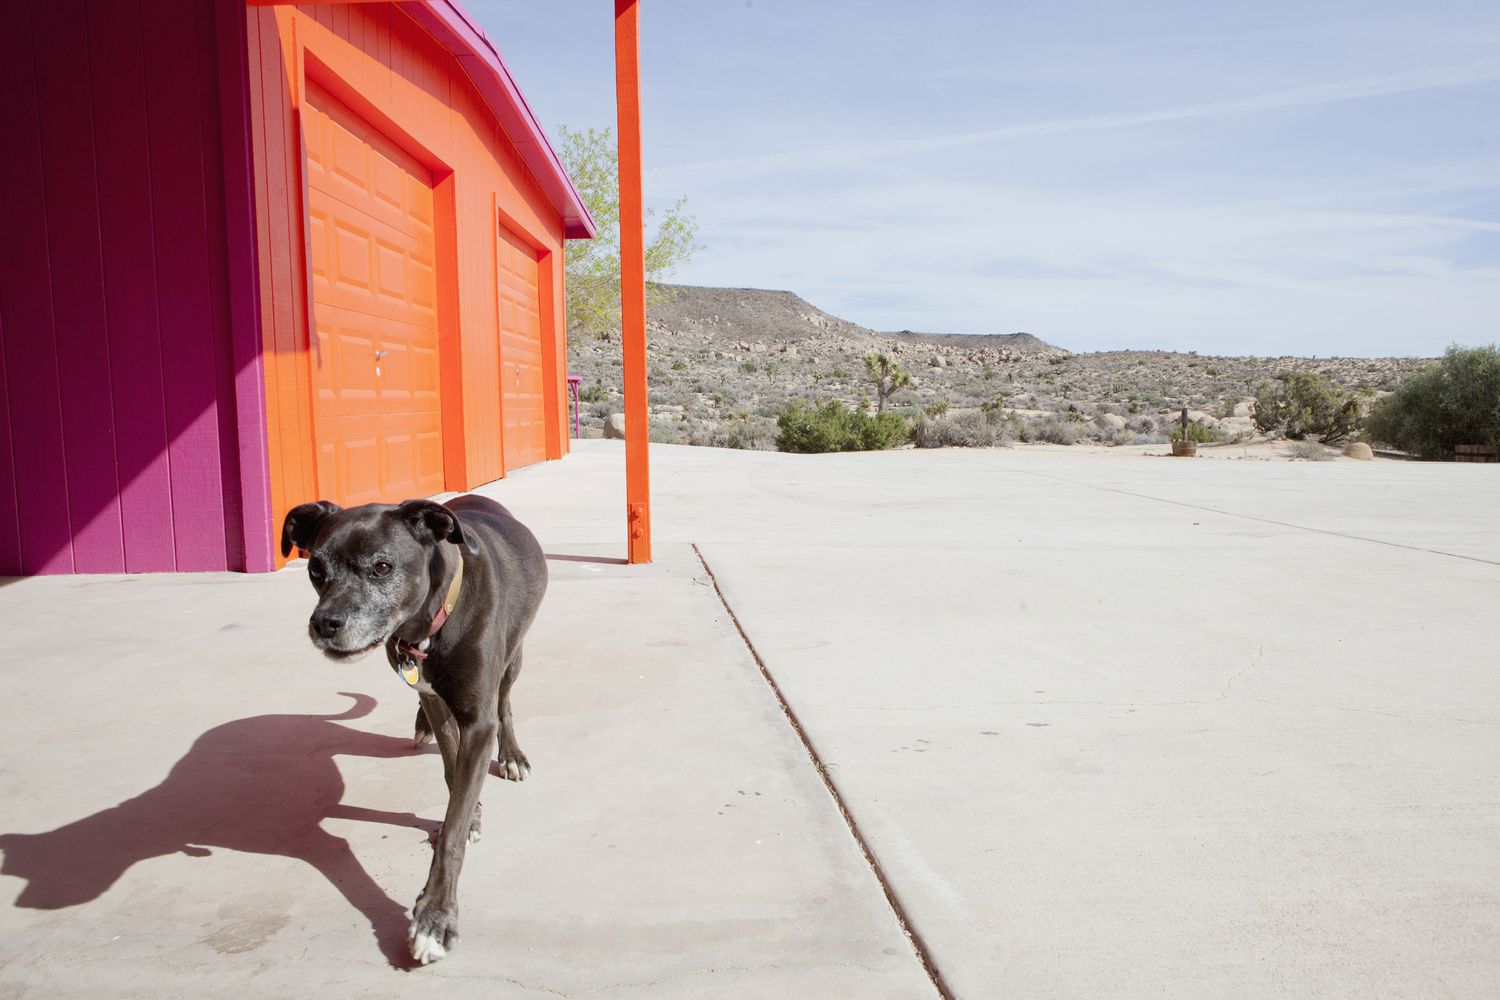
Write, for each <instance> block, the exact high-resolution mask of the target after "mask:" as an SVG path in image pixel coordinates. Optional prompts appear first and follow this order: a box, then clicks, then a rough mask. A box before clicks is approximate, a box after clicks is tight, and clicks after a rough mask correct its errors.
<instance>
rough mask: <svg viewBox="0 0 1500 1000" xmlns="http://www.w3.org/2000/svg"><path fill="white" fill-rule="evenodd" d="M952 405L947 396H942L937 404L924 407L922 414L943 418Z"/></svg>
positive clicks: (933, 403)
mask: <svg viewBox="0 0 1500 1000" xmlns="http://www.w3.org/2000/svg"><path fill="white" fill-rule="evenodd" d="M951 405H952V404H951V403H949V402H948V398H947V397H946V396H940V397H938V399H937V400H936V401H935V402H932V403H928V404H927V405H926V406H924V407H922V413H923V414H924V415H925V416H929V417H941V416H943V415H944V414H946V413H947V412H948V407H949V406H951Z"/></svg>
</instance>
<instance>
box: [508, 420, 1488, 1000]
mask: <svg viewBox="0 0 1500 1000" xmlns="http://www.w3.org/2000/svg"><path fill="white" fill-rule="evenodd" d="M654 456H655V465H654V475H655V479H654V483H655V488H656V491H657V499H656V506H655V510H654V518H655V525H656V530H657V532H658V536H659V537H662V538H665V539H669V540H693V541H696V542H697V543H698V544H699V545H700V547H701V549H702V552H703V554H704V556H705V557H706V559H707V562H708V564H709V566H710V567H711V568H712V569H713V571H714V573H715V574H716V575H717V578H718V580H719V582H720V584H721V585H722V586H723V588H724V590H725V593H726V594H727V596H728V599H729V603H730V605H731V607H732V608H733V610H734V612H735V613H736V615H737V616H738V617H739V620H740V622H741V623H742V624H743V626H744V628H745V630H746V632H747V634H748V635H749V638H750V640H751V641H752V642H753V643H754V645H755V648H756V649H757V650H758V651H759V653H760V654H761V656H762V657H763V658H764V660H765V662H766V664H767V666H768V668H769V669H770V672H771V673H772V675H773V676H774V678H775V679H776V681H777V682H778V683H779V685H780V686H781V688H782V690H783V691H784V692H785V693H786V696H787V698H788V699H789V701H790V703H791V706H792V708H793V710H794V711H795V712H796V714H797V716H798V717H799V718H800V720H801V722H802V723H803V725H804V726H806V728H807V730H808V732H809V733H810V735H811V738H812V741H813V743H814V744H815V746H816V749H817V751H818V753H819V755H820V757H821V758H822V760H823V761H824V762H825V764H826V766H827V767H828V769H829V773H830V774H831V775H832V777H833V780H834V782H835V783H836V785H837V786H838V788H839V790H840V791H841V792H842V794H843V795H844V797H845V799H846V800H847V802H848V804H849V807H850V810H851V812H852V814H853V817H854V819H855V821H856V822H857V824H858V826H859V828H860V830H861V832H862V833H863V835H864V836H865V837H866V838H867V840H868V842H869V844H870V846H871V848H872V849H873V850H874V852H875V855H876V856H877V857H878V858H879V860H880V863H881V865H882V866H883V869H884V871H885V873H886V874H887V876H888V878H889V880H890V882H891V884H892V886H893V888H894V890H895V892H896V894H897V896H898V898H899V899H900V901H901V902H902V903H903V904H904V906H905V908H906V910H907V912H908V914H909V916H910V918H911V920H912V924H913V928H914V929H915V930H916V931H917V932H918V934H919V935H920V936H921V938H922V939H923V940H924V941H925V942H926V944H927V946H928V948H929V949H930V951H931V953H932V957H933V959H934V961H935V964H936V966H937V969H938V971H939V972H940V973H941V974H942V976H943V979H944V980H945V982H946V985H947V987H948V988H949V989H950V990H951V991H952V993H953V994H955V995H957V996H962V997H968V998H984V997H998V996H1021V997H1101V998H1105V997H1108V998H1117V997H1122V996H1151V997H1183V998H1201V997H1221V998H1227V997H1245V998H1263V997H1270V996H1289V997H1291V996H1298V997H1300V996H1349V997H1354V996H1358V997H1364V998H1371V997H1392V998H1395V997H1418V996H1420V997H1493V996H1496V995H1500V641H1497V640H1500V467H1493V466H1488V467H1486V466H1461V465H1445V466H1439V465H1424V464H1406V463H1387V462H1376V463H1360V462H1353V461H1349V462H1343V461H1340V462H1334V463H1264V462H1234V461H1229V462H1201V461H1200V462H1190V461H1174V460H1171V459H1166V458H1146V457H1133V458H1130V459H1110V458H1102V457H1081V458H1079V457H1072V456H1071V455H1070V454H1069V453H1068V452H1067V451H1066V450H1057V451H1044V450H1029V449H1016V450H1013V451H957V450H951V451H941V452H899V453H892V454H876V455H833V456H791V455H743V454H734V453H729V452H715V451H707V450H694V449H684V448H657V449H655V451H654ZM576 461H577V463H578V471H579V472H580V473H583V472H585V471H588V472H589V473H590V478H591V479H592V481H594V482H596V483H597V485H596V486H594V487H591V488H588V489H583V490H580V491H578V493H577V494H576V495H575V496H573V497H572V498H571V499H570V500H568V501H565V502H564V503H563V504H562V505H561V506H559V507H558V508H556V509H554V510H552V511H550V512H549V513H548V514H547V516H548V517H556V518H557V519H558V521H559V523H563V524H568V525H570V526H575V527H577V528H578V529H580V530H581V529H582V527H583V524H584V522H586V521H591V520H601V519H602V520H603V522H604V523H606V524H608V523H609V521H610V520H615V521H618V520H619V516H618V515H619V511H618V508H619V506H620V505H619V503H618V499H617V497H618V496H619V493H618V486H617V485H616V483H615V479H616V477H617V476H618V475H619V460H618V451H617V450H615V448H614V447H613V446H612V445H605V444H604V443H600V444H598V445H595V446H593V449H592V450H589V451H588V452H586V453H585V454H583V455H580V456H579V457H578V459H577V460H576ZM580 478H582V477H580ZM534 482H535V485H536V486H537V487H540V486H541V485H542V483H541V480H540V477H539V478H538V479H537V480H535V481H534ZM531 485H532V484H529V483H528V482H527V481H526V480H525V478H524V477H520V478H518V479H516V480H513V481H512V482H511V483H508V484H506V489H507V490H510V491H512V492H513V494H515V495H517V496H527V495H528V490H529V489H530V488H531ZM596 499H597V500H598V501H599V503H598V505H597V509H595V507H594V506H593V505H594V502H595V500H596ZM611 530H612V531H613V530H615V528H611Z"/></svg>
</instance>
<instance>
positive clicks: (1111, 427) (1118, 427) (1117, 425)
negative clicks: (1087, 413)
mask: <svg viewBox="0 0 1500 1000" xmlns="http://www.w3.org/2000/svg"><path fill="white" fill-rule="evenodd" d="M1094 426H1095V427H1097V428H1099V429H1100V430H1101V431H1123V430H1124V429H1125V418H1124V417H1122V416H1120V415H1119V414H1118V413H1101V414H1099V415H1098V416H1097V417H1095V418H1094Z"/></svg>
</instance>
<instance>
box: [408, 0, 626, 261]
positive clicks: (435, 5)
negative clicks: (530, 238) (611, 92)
mask: <svg viewBox="0 0 1500 1000" xmlns="http://www.w3.org/2000/svg"><path fill="white" fill-rule="evenodd" d="M398 6H399V7H400V8H401V9H402V10H404V11H405V12H406V13H407V14H409V15H410V16H411V18H412V20H414V21H416V22H417V23H418V24H420V25H421V26H422V27H423V28H425V29H426V30H427V31H428V32H430V33H431V34H432V36H433V37H434V38H436V39H437V40H438V41H439V42H440V43H442V44H443V46H444V47H445V48H447V49H448V51H449V52H451V53H452V54H453V57H454V59H456V60H457V61H458V64H459V66H460V67H462V68H463V71H464V72H465V73H466V74H468V77H469V79H470V80H471V81H473V83H474V86H475V87H476V88H477V89H478V90H479V93H480V96H482V97H483V98H484V100H485V103H486V104H488V105H489V107H490V110H491V111H492V112H494V115H495V119H496V120H497V121H499V123H500V127H501V128H503V129H504V130H505V134H506V135H507V136H509V137H510V141H511V142H512V143H513V144H514V145H515V147H516V152H518V153H519V154H520V155H521V160H522V162H524V163H525V164H526V165H527V167H529V168H530V170H531V172H532V175H533V176H535V177H536V179H537V182H538V183H539V184H541V186H542V191H543V192H544V193H545V194H546V195H547V198H548V199H549V200H550V201H551V202H552V204H553V205H554V206H556V207H557V209H558V210H559V211H560V212H561V213H562V217H563V237H564V238H565V239H570V240H581V239H590V238H592V237H593V236H594V234H595V233H596V232H597V231H598V227H597V226H596V225H595V223H594V217H593V216H592V215H590V214H589V210H588V206H587V205H585V204H584V203H583V196H582V195H580V194H579V193H578V188H576V187H575V186H574V185H573V180H572V178H570V177H569V176H568V172H567V170H566V169H564V168H563V165H562V161H561V160H559V159H558V158H557V152H556V151H555V150H554V149H553V148H552V143H550V142H549V141H548V140H547V134H546V133H545V132H544V131H543V130H542V126H541V123H540V122H538V121H537V118H536V114H535V113H534V112H532V110H531V106H530V105H529V104H527V103H526V97H525V95H524V94H522V93H521V88H519V87H517V86H516V81H515V78H514V77H512V76H511V75H510V70H509V68H507V67H506V65H505V60H504V59H502V58H500V53H499V51H498V50H497V49H496V48H495V46H494V44H493V43H492V42H491V41H490V39H489V36H488V35H486V34H485V33H484V29H482V28H480V27H479V25H477V24H475V23H474V20H473V19H472V18H471V17H470V16H469V14H468V13H467V12H466V11H465V10H464V9H463V8H462V7H460V6H459V5H458V3H457V2H456V0H403V2H401V3H399V4H398Z"/></svg>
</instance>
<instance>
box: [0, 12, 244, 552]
mask: <svg viewBox="0 0 1500 1000" xmlns="http://www.w3.org/2000/svg"><path fill="white" fill-rule="evenodd" d="M215 12H216V9H215V7H214V6H213V5H212V4H207V3H195V2H194V0H87V2H85V0H49V2H43V0H32V2H25V3H22V4H20V5H19V8H18V9H16V10H12V11H10V12H8V14H7V25H6V30H5V31H3V32H0V95H3V99H0V134H3V135H4V136H5V137H6V141H5V142H4V143H3V144H0V146H3V149H0V199H3V203H0V220H3V221H0V226H3V239H0V377H3V393H0V396H3V400H0V409H3V411H4V413H3V415H0V450H3V451H4V453H5V457H4V459H3V460H0V573H45V572H69V571H75V572H111V571H113V572H118V571H127V572H140V571H148V570H173V569H175V570H211V569H236V568H242V567H243V566H244V565H245V544H244V535H243V524H242V523H241V522H240V521H239V518H238V513H239V510H240V506H241V502H240V491H241V488H242V483H241V478H240V470H239V461H240V459H239V442H238V440H237V437H238V433H237V432H238V426H239V425H238V422H237V412H238V411H237V409H236V404H235V398H234V382H233V379H234V375H235V371H234V367H233V364H232V362H231V346H230V339H229V329H230V323H229V320H228V315H227V309H228V305H227V297H228V292H227V289H228V275H227V263H226V246H225V221H224V211H225V200H224V188H223V169H224V162H223V155H222V152H221V132H220V126H221V122H220V114H221V107H220V101H221V96H222V95H221V93H220V87H219V70H220V67H219V64H218V56H217V54H216V53H217V52H218V45H217V41H218V38H217V36H216V24H217V22H216V20H215ZM237 16H239V15H237ZM226 510H227V512H228V513H227V514H226Z"/></svg>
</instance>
